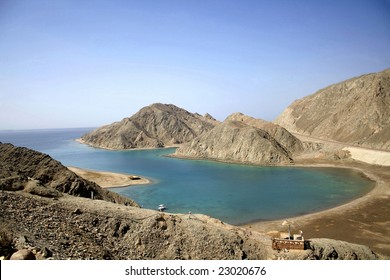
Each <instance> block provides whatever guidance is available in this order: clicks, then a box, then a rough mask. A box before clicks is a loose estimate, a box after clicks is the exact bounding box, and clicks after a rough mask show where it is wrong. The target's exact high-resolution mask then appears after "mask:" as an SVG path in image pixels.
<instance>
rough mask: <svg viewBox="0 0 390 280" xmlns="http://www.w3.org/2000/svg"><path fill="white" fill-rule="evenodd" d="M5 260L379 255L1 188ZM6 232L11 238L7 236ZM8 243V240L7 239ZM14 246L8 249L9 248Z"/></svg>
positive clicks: (193, 218)
mask: <svg viewBox="0 0 390 280" xmlns="http://www.w3.org/2000/svg"><path fill="white" fill-rule="evenodd" d="M0 201H1V204H0V211H1V213H2V215H1V216H0V224H1V229H0V236H1V237H3V239H2V241H4V240H5V241H6V242H1V243H0V257H1V256H5V257H6V258H9V256H10V255H12V253H14V252H15V251H17V250H23V249H24V250H26V249H27V250H28V251H31V252H32V253H33V254H34V255H35V258H36V259H116V260H118V259H376V258H377V255H376V254H375V253H373V252H372V251H371V250H370V249H369V248H368V247H366V246H362V245H356V244H350V243H347V242H342V241H335V240H324V239H318V240H316V239H313V240H310V241H308V242H307V246H306V247H307V248H306V250H304V251H296V250H292V251H280V252H279V251H275V250H272V248H271V240H270V238H269V237H268V236H266V235H265V234H261V233H258V232H253V231H250V230H249V229H245V228H239V227H234V226H230V225H226V224H223V223H222V222H220V221H218V220H215V219H212V218H210V217H207V216H204V215H189V214H175V215H173V214H168V213H161V212H158V211H153V210H147V209H140V208H135V207H130V206H124V205H118V204H113V203H110V202H105V201H97V200H91V199H86V198H76V197H73V196H69V195H64V196H63V197H61V198H59V199H58V200H53V199H49V198H44V197H39V196H36V195H32V194H28V193H24V192H9V191H3V192H0ZM4 237H5V238H4ZM7 240H8V242H7ZM5 245H6V246H5Z"/></svg>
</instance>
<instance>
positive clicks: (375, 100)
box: [275, 69, 390, 150]
mask: <svg viewBox="0 0 390 280" xmlns="http://www.w3.org/2000/svg"><path fill="white" fill-rule="evenodd" d="M275 123H277V124H279V125H281V126H283V127H285V128H286V129H288V130H289V131H292V132H298V133H301V134H304V135H310V136H314V137H319V138H325V139H333V140H336V141H340V142H345V143H350V144H355V145H361V146H364V147H369V148H376V149H385V150H390V137H389V135H390V69H387V70H385V71H383V72H378V73H373V74H367V75H363V76H360V77H357V78H353V79H350V80H347V81H344V82H341V83H338V84H335V85H331V86H329V87H326V88H324V89H321V90H319V91H318V92H316V93H314V94H312V95H310V96H307V97H304V98H302V99H299V100H296V101H295V102H293V103H292V104H291V105H290V106H289V107H288V108H286V109H285V110H284V112H283V113H282V114H281V115H280V116H279V117H278V118H277V119H276V120H275Z"/></svg>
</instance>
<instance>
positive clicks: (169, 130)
mask: <svg viewBox="0 0 390 280" xmlns="http://www.w3.org/2000/svg"><path fill="white" fill-rule="evenodd" d="M216 123H218V121H216V120H215V119H214V118H213V117H211V116H210V115H209V114H206V115H205V116H201V115H199V114H193V113H190V112H188V111H186V110H184V109H181V108H179V107H176V106H175V105H172V104H161V103H155V104H152V105H150V106H147V107H144V108H142V109H141V110H139V111H138V112H137V113H136V114H134V115H133V116H131V117H130V118H124V119H123V120H122V121H120V122H115V123H113V124H110V125H106V126H103V127H100V128H98V129H96V130H94V131H92V132H90V133H87V134H85V135H83V136H82V137H81V140H82V141H83V142H85V143H86V144H89V145H91V146H94V147H100V148H107V149H115V150H117V149H133V148H161V147H166V146H172V145H178V144H181V143H185V142H188V141H191V140H192V139H194V138H195V137H197V136H198V135H200V134H202V133H204V132H207V131H209V130H211V129H212V128H213V127H214V126H215V125H216Z"/></svg>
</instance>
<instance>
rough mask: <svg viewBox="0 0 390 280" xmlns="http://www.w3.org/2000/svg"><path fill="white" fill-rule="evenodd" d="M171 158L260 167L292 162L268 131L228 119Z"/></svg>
mask: <svg viewBox="0 0 390 280" xmlns="http://www.w3.org/2000/svg"><path fill="white" fill-rule="evenodd" d="M172 156H174V157H181V158H194V159H211V160H217V161H225V162H240V163H247V164H261V165H275V164H281V163H290V162H292V154H291V152H290V151H289V150H287V149H286V148H285V147H284V146H283V145H281V144H280V143H279V142H278V141H277V140H275V138H273V137H272V136H271V135H270V134H269V133H268V132H266V131H265V130H262V129H259V128H256V127H254V126H250V125H247V124H245V123H243V122H240V121H230V120H225V121H224V122H223V123H221V124H220V125H218V126H216V127H215V128H213V129H212V130H210V131H209V132H206V133H204V134H202V135H200V136H198V137H197V138H195V139H194V140H192V141H191V142H189V143H187V144H184V145H183V146H181V147H180V148H178V149H177V150H176V152H175V153H174V154H173V155H172Z"/></svg>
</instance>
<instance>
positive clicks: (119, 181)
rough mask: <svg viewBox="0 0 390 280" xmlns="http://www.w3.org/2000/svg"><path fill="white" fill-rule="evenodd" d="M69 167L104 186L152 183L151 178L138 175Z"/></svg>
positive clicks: (117, 186) (114, 186)
mask: <svg viewBox="0 0 390 280" xmlns="http://www.w3.org/2000/svg"><path fill="white" fill-rule="evenodd" d="M68 169H69V170H71V171H73V172H74V173H76V174H77V175H79V176H80V177H82V178H84V179H86V180H89V181H92V182H94V183H96V184H98V185H99V186H101V187H102V188H120V187H128V186H134V185H147V184H150V183H151V181H150V180H149V179H146V178H141V177H139V176H137V175H130V174H123V173H114V172H105V171H95V170H89V169H82V168H78V167H68Z"/></svg>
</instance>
